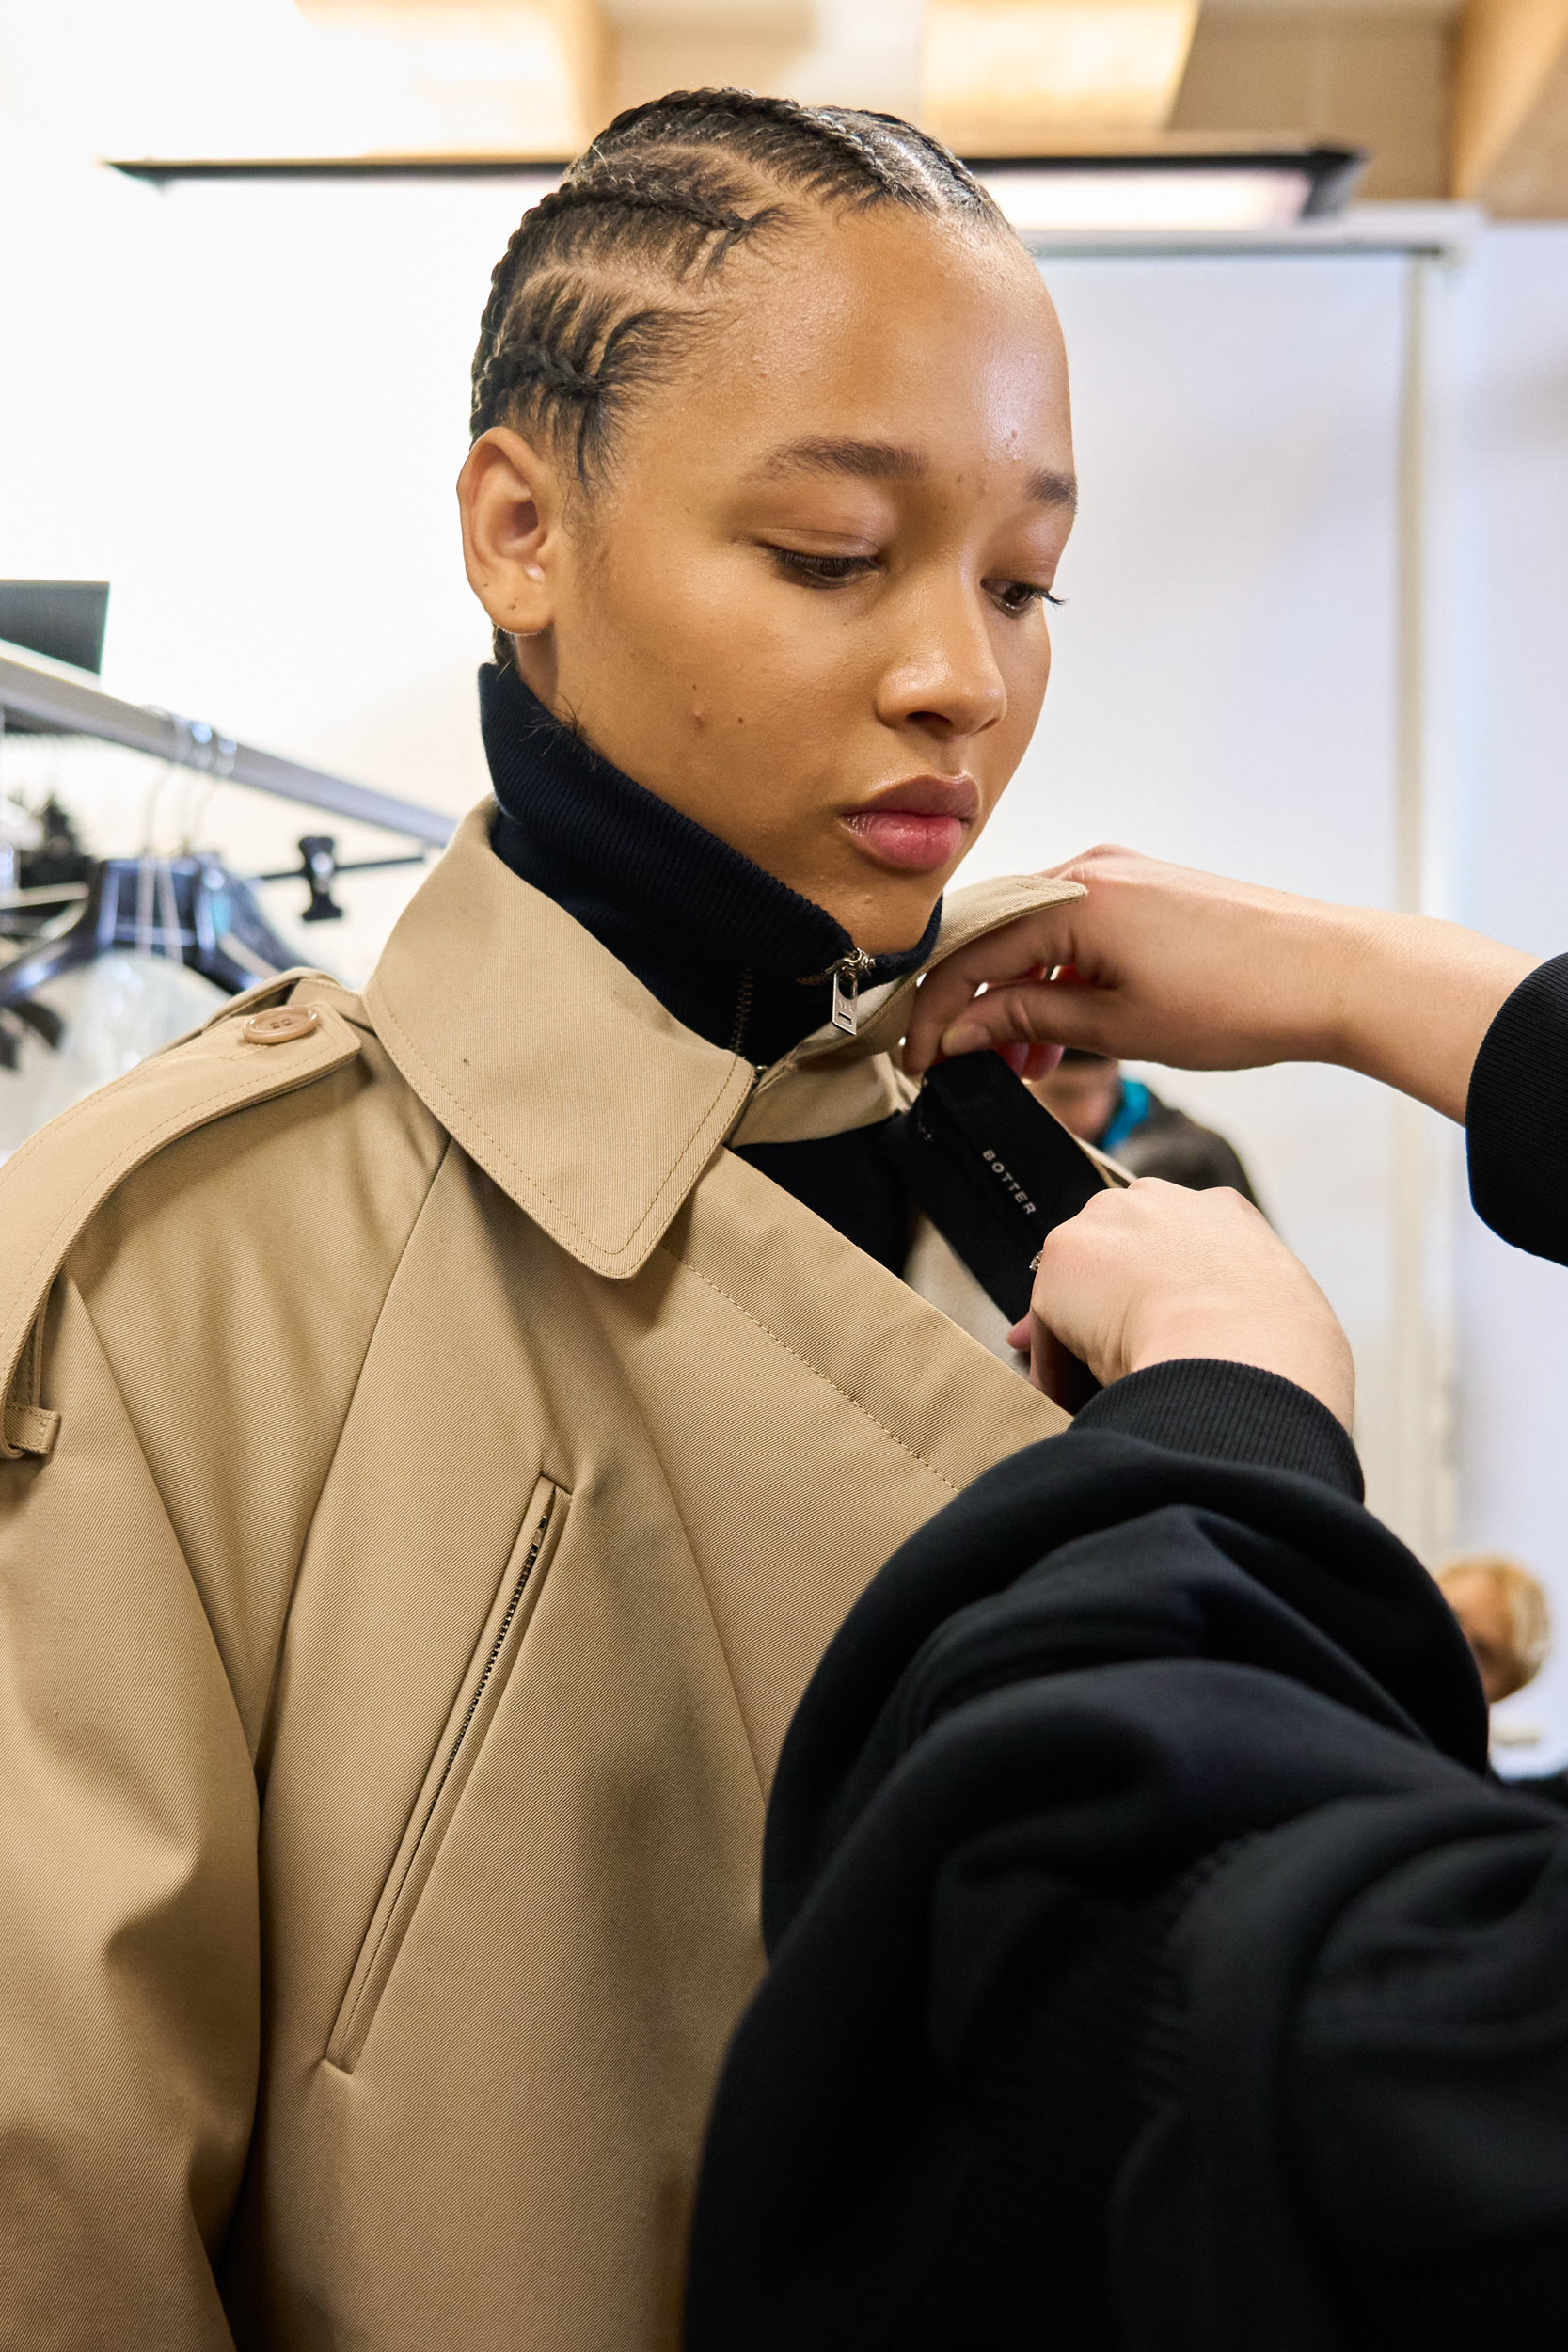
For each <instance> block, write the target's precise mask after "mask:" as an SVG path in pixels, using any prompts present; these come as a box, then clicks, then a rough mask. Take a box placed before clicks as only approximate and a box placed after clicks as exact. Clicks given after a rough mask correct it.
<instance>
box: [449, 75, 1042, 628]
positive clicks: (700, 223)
mask: <svg viewBox="0 0 1568 2352" xmlns="http://www.w3.org/2000/svg"><path fill="white" fill-rule="evenodd" d="M791 199H794V202H793V203H792V202H791ZM802 203H804V204H809V205H813V206H830V207H835V208H840V209H845V210H849V211H854V212H864V211H869V210H870V209H872V208H873V207H875V206H879V205H883V204H897V205H901V206H902V207H903V208H904V209H905V210H906V211H910V212H917V213H926V214H938V213H947V214H958V215H967V216H968V218H969V219H970V220H971V221H972V222H973V223H974V225H975V226H976V227H983V228H986V229H990V230H1000V231H1002V232H1003V233H1004V234H1007V233H1010V232H1009V231H1008V230H1007V228H1006V222H1005V220H1004V219H1003V216H1002V214H1001V213H1000V212H999V210H998V209H997V207H996V205H995V204H994V202H993V201H992V199H990V196H989V195H988V194H987V193H986V191H985V189H984V188H982V187H981V186H980V184H979V183H978V182H977V181H976V180H975V179H974V177H973V175H972V174H971V173H970V172H968V171H966V170H965V168H964V167H963V165H962V164H960V163H959V162H958V158H957V157H956V156H954V155H950V154H949V153H948V151H947V150H946V148H944V147H942V145H941V144H940V143H939V142H938V141H937V140H936V139H933V138H930V137H928V136H927V134H926V133H925V132H924V131H919V130H916V129H915V127H914V126H913V124H911V123H908V122H902V121H900V120H899V119H898V118H897V117H896V116H895V115H879V114H862V113H858V112H854V111H852V110H849V109H847V108H843V107H837V106H801V105H798V104H797V103H795V101H794V100H793V99H789V98H766V97H761V96H758V95H757V94H756V93H755V92H754V91H752V90H740V89H702V90H677V91H675V92H673V94H672V95H671V96H669V97H667V98H657V99H655V100H653V101H652V102H651V103H649V104H647V105H643V106H633V107H630V108H628V110H627V111H626V113H625V114H620V115H617V116H616V118H615V119H614V121H613V122H612V123H610V127H609V129H608V130H606V131H603V132H601V133H600V135H599V136H598V137H597V138H596V139H595V140H594V144H593V145H592V147H590V148H589V149H588V150H587V151H586V153H584V154H582V155H580V156H579V157H578V160H577V162H576V163H575V164H573V165H571V167H569V168H568V170H567V172H566V174H565V177H564V178H563V179H562V183H561V185H560V186H559V187H558V188H556V189H555V190H554V191H553V192H552V193H551V194H550V195H548V196H546V198H545V199H543V201H542V202H540V203H538V204H536V205H534V206H533V208H532V210H531V212H528V213H525V214H524V215H523V218H522V220H521V222H520V223H519V224H518V227H517V229H516V230H515V234H514V235H513V238H512V241H511V243H510V245H508V246H507V248H506V251H505V253H504V254H503V255H502V256H501V259H500V261H499V262H498V263H497V265H496V269H495V272H494V275H493V276H492V278H491V280H490V298H489V300H488V302H487V303H486V304H485V306H484V315H483V320H482V321H481V324H480V331H479V348H478V349H477V351H476V352H475V354H474V364H473V405H472V410H471V414H470V418H469V427H470V432H471V434H472V436H473V437H474V438H476V439H477V438H478V437H479V435H480V434H482V433H484V432H487V431H488V430H489V428H490V426H492V425H495V424H510V425H513V426H515V427H517V428H518V429H520V430H524V431H529V432H531V433H534V434H537V435H540V436H542V437H544V438H545V439H546V440H547V441H549V442H551V443H553V444H554V445H555V446H556V447H557V448H560V449H562V450H563V451H564V452H565V453H567V454H569V456H570V459H571V462H572V465H573V468H574V470H575V472H576V474H577V477H578V482H579V483H580V484H581V485H582V486H583V487H584V488H588V487H590V486H591V485H592V484H593V483H594V479H595V478H596V477H597V476H599V475H600V474H602V472H603V470H604V469H605V467H606V465H607V463H608V461H609V458H610V453H611V450H612V446H613V439H614V432H615V427H616V425H617V423H618V422H619V421H620V419H621V418H622V417H623V416H624V415H625V413H626V409H627V407H628V405H630V403H631V402H632V401H633V400H634V399H635V397H636V396H637V395H638V394H639V393H640V392H641V391H642V390H644V389H646V388H647V387H648V386H649V385H650V384H652V383H654V382H656V381H657V379H658V377H659V376H660V374H661V373H663V372H665V371H666V370H667V369H668V368H670V367H671V366H673V364H675V362H676V361H677V360H678V358H679V357H680V356H681V353H682V351H683V349H684V348H685V347H686V346H687V345H688V344H689V342H690V340H691V338H692V337H694V336H696V335H698V334H700V333H701V331H702V327H703V325H704V323H705V311H704V310H703V307H702V303H701V295H702V293H703V290H704V288H705V285H706V283H707V281H708V280H710V279H711V278H713V276H714V275H715V273H716V272H718V271H719V270H721V268H722V267H723V264H724V262H726V261H727V260H728V258H729V256H730V254H731V253H732V252H733V251H734V250H735V248H736V246H740V245H761V244H762V243H764V242H765V241H766V240H767V239H768V238H770V237H773V236H777V235H779V234H781V233H782V232H784V230H787V229H788V227H789V226H790V225H791V223H792V221H794V220H797V219H798V218H799V216H800V215H799V206H800V204H802ZM660 281H662V288H661V286H660ZM663 289H667V290H668V293H667V294H665V296H664V298H662V299H661V298H660V294H661V293H662V291H663ZM671 297H673V298H671ZM496 648H497V660H509V659H510V654H511V647H510V644H508V642H507V641H506V639H505V638H504V637H503V636H502V634H501V632H500V631H499V630H498V631H497V635H496Z"/></svg>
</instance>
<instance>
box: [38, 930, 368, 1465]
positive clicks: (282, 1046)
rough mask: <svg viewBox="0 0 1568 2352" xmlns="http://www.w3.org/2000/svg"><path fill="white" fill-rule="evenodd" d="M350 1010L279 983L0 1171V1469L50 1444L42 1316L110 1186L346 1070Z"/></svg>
mask: <svg viewBox="0 0 1568 2352" xmlns="http://www.w3.org/2000/svg"><path fill="white" fill-rule="evenodd" d="M354 1003H355V1000H354V999H353V998H352V997H351V996H349V995H348V993H347V992H346V991H345V990H343V989H342V988H341V986H340V985H339V984H338V982H337V981H335V980H332V979H330V978H329V977H327V976H326V974H325V973H322V972H311V971H308V970H305V969H303V968H301V969H300V970H297V971H293V972H284V973H280V974H279V975H278V976H277V978H276V979H271V980H266V981H264V982H262V984H261V986H260V987H259V988H253V989H249V990H247V991H246V993H245V995H243V996H236V997H234V998H233V999H231V1001H230V1003H228V1004H226V1005H225V1006H223V1008H222V1009H221V1010H219V1011H218V1012H216V1013H214V1016H213V1018H212V1019H211V1020H210V1021H209V1022H208V1023H207V1024H206V1025H205V1027H203V1028H200V1029H197V1030H195V1031H193V1032H192V1034H191V1035H190V1036H188V1037H184V1038H181V1039H179V1040H178V1041H176V1042H175V1043H174V1044H172V1045H169V1046H166V1047H165V1048H164V1050H163V1051H162V1052H161V1053H158V1054H154V1055H151V1056H150V1057H149V1058H148V1059H147V1060H146V1061H143V1062H138V1063H137V1064H136V1066H135V1069H134V1070H128V1071H127V1072H126V1073H125V1075H124V1076H123V1077H121V1078H116V1079H114V1080H113V1081H112V1082H111V1083H110V1084H109V1085H108V1086H104V1087H99V1088H97V1089H95V1091H94V1092H93V1093H91V1094H88V1095H85V1096H84V1097H83V1099H82V1100H81V1102H79V1103H77V1104H73V1106H72V1107H71V1109H70V1110H68V1111H63V1112H62V1113H61V1114H60V1116H59V1118H58V1119H52V1120H50V1121H49V1124H48V1125H47V1126H46V1127H43V1128H40V1131H39V1133H38V1134H37V1135H36V1136H29V1137H28V1139H27V1141H26V1142H25V1143H24V1144H23V1145H22V1146H21V1147H20V1149H19V1150H17V1151H15V1152H12V1153H11V1155H10V1157H9V1159H8V1160H7V1161H6V1162H5V1164H4V1166H0V1397H3V1398H4V1400H5V1406H4V1422H3V1424H0V1460H6V1461H14V1460H15V1459H16V1458H17V1456H18V1455H19V1454H48V1453H49V1451H50V1449H51V1447H52V1446H53V1445H54V1442H55V1431H56V1429H57V1428H58V1425H59V1417H58V1415H57V1414H55V1413H50V1412H45V1411H44V1410H43V1409H42V1407H41V1406H40V1404H39V1392H40V1391H39V1381H40V1370H41V1354H42V1327H43V1309H44V1308H45V1306H46V1305H47V1304H48V1299H49V1294H50V1292H51V1290H52V1289H53V1287H54V1283H55V1276H56V1275H57V1274H58V1273H59V1270H60V1268H61V1266H62V1265H63V1264H64V1263H65V1262H66V1259H67V1258H68V1257H69V1256H70V1254H71V1249H72V1248H73V1247H74V1245H75V1243H76V1241H77V1239H78V1238H79V1236H80V1235H81V1234H82V1232H84V1231H85V1230H86V1228H87V1225H88V1224H89V1222H90V1221H91V1219H92V1218H93V1216H96V1214H97V1212H98V1211H99V1209H101V1208H102V1207H103V1202H104V1201H105V1200H107V1199H108V1197H109V1195H110V1194H111V1193H112V1192H113V1191H114V1190H115V1187H116V1186H117V1185H118V1184H122V1183H123V1182H124V1180H125V1178H126V1177H127V1176H129V1175H130V1174H131V1173H132V1172H133V1170H134V1169H135V1168H140V1167H141V1166H142V1165H143V1164H144V1163H145V1162H146V1161H148V1160H150V1159H151V1158H153V1157H154V1156H155V1155H156V1154H157V1153H158V1152H161V1151H163V1150H164V1148H165V1147H166V1145H167V1144H170V1143H174V1142H176V1141H178V1139H179V1137H180V1136H186V1135H189V1134H191V1133H192V1131H193V1130H194V1129H196V1128H198V1127H204V1126H207V1125H208V1124H209V1123H210V1122H211V1121H212V1120H215V1119H223V1118H226V1117H227V1116H228V1114H229V1113H230V1111H235V1110H240V1109H243V1108H244V1107H245V1105H246V1104H251V1103H263V1102H267V1101H269V1100H270V1099H271V1098H272V1097H274V1096H276V1095H279V1094H289V1093H292V1092H293V1090H294V1089H295V1088H297V1087H305V1086H309V1085H310V1084H311V1083H312V1081H313V1080H315V1079H317V1078H324V1077H325V1076H326V1075H327V1073H329V1072H330V1071H334V1070H341V1068H342V1066H343V1064H344V1063H345V1062H349V1061H352V1060H353V1059H354V1057H355V1056H356V1054H357V1053H358V1051H359V1045H360V1035H359V1031H358V1030H357V1029H356V1027H355V1026H354V1025H353V1024H352V1022H350V1021H349V1020H347V1019H346V1018H345V1017H344V1013H343V1011H342V1010H341V1008H342V1007H345V1006H353V1005H354Z"/></svg>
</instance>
